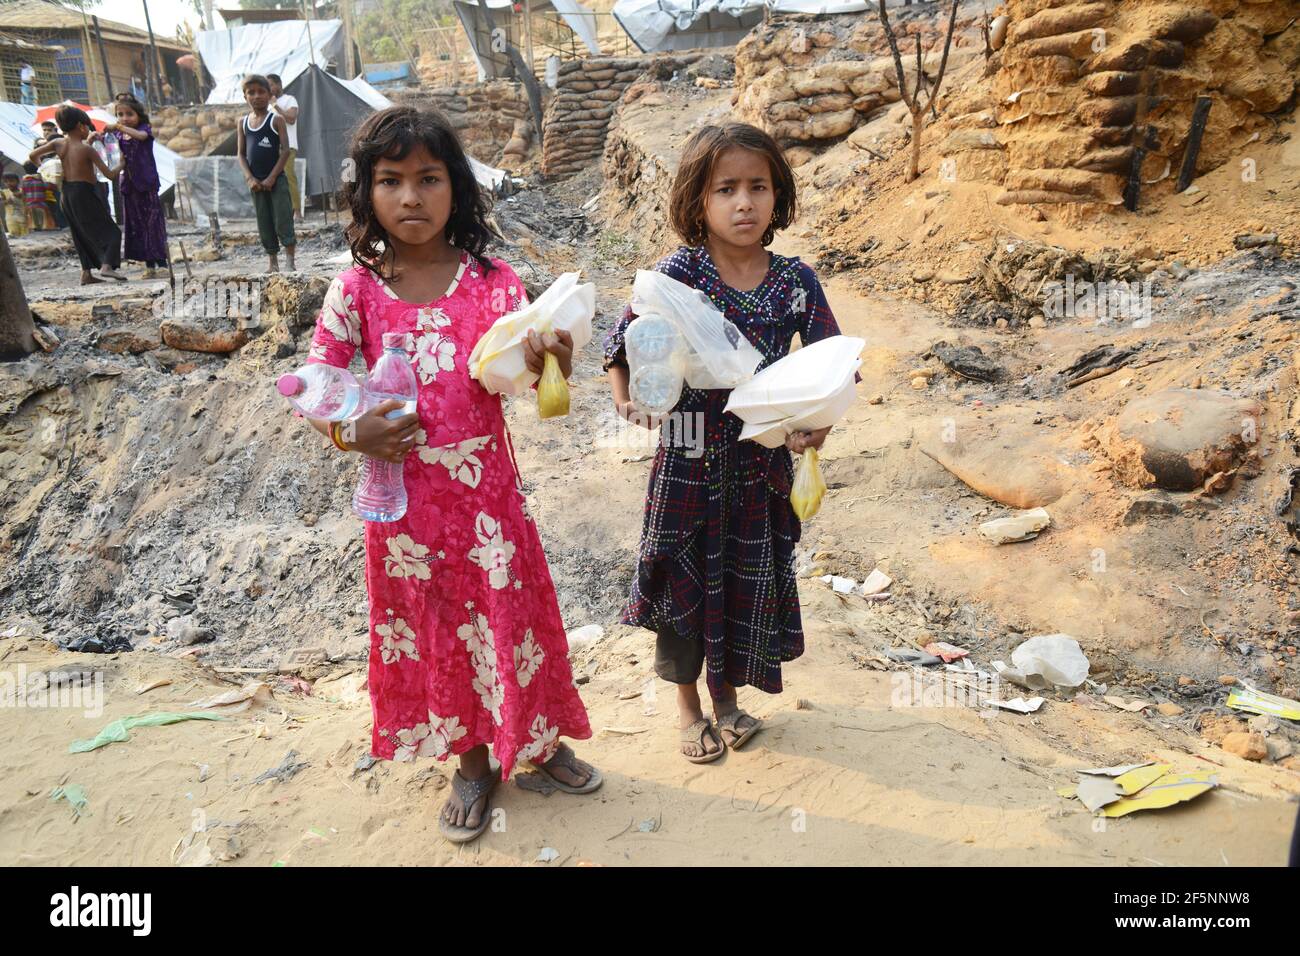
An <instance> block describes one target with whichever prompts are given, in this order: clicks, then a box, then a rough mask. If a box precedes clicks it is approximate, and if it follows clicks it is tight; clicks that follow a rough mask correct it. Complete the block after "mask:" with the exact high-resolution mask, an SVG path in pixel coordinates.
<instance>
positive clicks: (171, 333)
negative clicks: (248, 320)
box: [160, 319, 251, 355]
mask: <svg viewBox="0 0 1300 956" xmlns="http://www.w3.org/2000/svg"><path fill="white" fill-rule="evenodd" d="M160 330H161V332H162V340H163V342H164V343H166V344H167V345H169V346H171V347H172V348H174V349H180V350H182V351H185V352H208V353H211V354H214V355H228V354H230V353H231V352H235V351H238V350H239V349H241V348H243V346H245V345H246V344H247V343H248V341H249V339H250V338H251V336H250V335H249V333H248V332H247V331H246V330H244V329H238V330H233V331H232V330H226V331H218V332H214V331H211V330H209V329H202V328H199V327H198V326H195V325H189V324H187V323H184V322H175V321H172V320H170V319H169V320H167V321H165V322H163V323H162V325H161V327H160Z"/></svg>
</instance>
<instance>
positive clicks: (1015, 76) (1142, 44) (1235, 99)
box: [978, 0, 1300, 206]
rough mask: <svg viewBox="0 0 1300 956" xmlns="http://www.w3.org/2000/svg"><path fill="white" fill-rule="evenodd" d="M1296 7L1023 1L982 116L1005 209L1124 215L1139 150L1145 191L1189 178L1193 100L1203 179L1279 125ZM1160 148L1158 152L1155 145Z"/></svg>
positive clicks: (996, 63) (1016, 4)
mask: <svg viewBox="0 0 1300 956" xmlns="http://www.w3.org/2000/svg"><path fill="white" fill-rule="evenodd" d="M1298 8H1300V6H1298V5H1297V4H1296V3H1295V2H1293V0H1208V2H1197V3H1191V2H1185V3H1176V2H1165V0H1101V2H1082V3H1068V4H1061V3H1059V2H1057V3H1054V4H1053V3H1048V2H1045V0H1012V2H1009V3H1007V4H1005V6H1004V8H1003V9H1004V10H1005V12H1006V14H1007V16H1008V17H1009V23H1008V28H1007V32H1006V44H1005V46H1004V47H1003V48H1002V49H1000V50H999V51H998V52H997V53H995V54H994V59H993V60H992V61H991V63H990V66H991V67H992V68H996V73H994V79H995V82H994V85H993V87H992V88H991V89H990V90H988V95H987V97H986V99H985V102H984V103H983V104H978V105H980V106H982V107H983V109H984V110H986V111H990V110H991V111H992V113H993V115H994V116H995V118H996V124H995V128H996V130H997V138H998V140H999V142H1000V143H1001V144H1002V146H1003V148H1004V149H1005V153H1006V173H1005V178H1004V180H1003V185H1004V186H1005V187H1006V190H1005V192H1003V193H1002V194H1001V195H1000V196H999V197H998V201H999V202H1000V203H1003V204H1025V203H1064V204H1071V203H1094V204H1102V205H1110V206H1118V205H1120V204H1121V202H1122V201H1123V193H1124V189H1125V185H1126V183H1127V182H1128V179H1129V176H1130V172H1131V170H1132V167H1133V164H1134V158H1135V155H1136V154H1137V151H1138V149H1139V147H1146V146H1148V145H1149V148H1148V150H1147V152H1146V155H1145V159H1144V161H1143V163H1142V167H1141V170H1140V178H1141V180H1142V189H1143V191H1144V192H1146V191H1149V190H1151V189H1155V190H1158V191H1167V190H1170V189H1171V188H1172V185H1173V183H1174V181H1175V180H1176V179H1177V177H1178V172H1179V168H1180V167H1181V164H1182V159H1183V156H1184V153H1185V151H1186V147H1187V143H1188V133H1189V130H1190V128H1191V124H1192V114H1193V110H1194V108H1195V103H1196V99H1197V97H1198V96H1200V95H1208V96H1209V97H1210V98H1211V100H1212V104H1211V107H1210V113H1209V123H1208V125H1207V127H1206V131H1205V137H1204V139H1203V141H1202V145H1201V148H1200V153H1199V158H1198V160H1197V163H1196V169H1197V171H1198V173H1204V172H1208V171H1209V170H1211V169H1213V168H1215V167H1216V166H1219V165H1221V164H1222V163H1224V162H1227V161H1228V159H1229V158H1231V157H1232V156H1233V155H1234V154H1235V153H1236V152H1237V151H1238V150H1239V149H1240V148H1241V147H1243V146H1244V145H1245V144H1246V143H1248V142H1249V141H1250V140H1251V138H1252V137H1254V136H1255V135H1257V134H1260V135H1266V134H1267V131H1268V130H1271V129H1272V128H1273V124H1272V123H1271V122H1270V121H1269V120H1268V119H1267V118H1266V117H1265V116H1264V115H1263V114H1266V113H1271V112H1273V111H1275V110H1277V109H1278V108H1279V107H1282V106H1283V105H1284V104H1286V103H1287V102H1288V101H1290V100H1291V99H1292V97H1293V95H1294V92H1295V86H1296V80H1295V76H1296V69H1297V65H1298V64H1300V24H1298V23H1297V20H1296V13H1297V9H1298ZM1149 135H1150V137H1151V140H1150V143H1149V144H1148V136H1149Z"/></svg>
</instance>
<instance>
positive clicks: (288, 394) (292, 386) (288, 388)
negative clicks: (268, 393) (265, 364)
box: [275, 374, 307, 398]
mask: <svg viewBox="0 0 1300 956" xmlns="http://www.w3.org/2000/svg"><path fill="white" fill-rule="evenodd" d="M275 387H276V388H278V389H279V390H280V394H281V395H283V396H284V397H285V398H292V397H293V396H294V395H297V394H298V393H299V392H301V391H302V390H303V389H304V388H306V387H307V386H306V385H305V384H303V380H302V379H300V378H299V377H298V376H297V375H293V374H285V375H281V376H280V377H279V378H278V379H276V380H275Z"/></svg>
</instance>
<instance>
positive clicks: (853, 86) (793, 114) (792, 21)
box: [732, 7, 983, 146]
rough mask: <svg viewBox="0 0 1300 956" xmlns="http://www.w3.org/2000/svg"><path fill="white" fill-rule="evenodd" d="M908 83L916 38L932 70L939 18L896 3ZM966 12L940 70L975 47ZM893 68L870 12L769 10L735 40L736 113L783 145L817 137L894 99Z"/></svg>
mask: <svg viewBox="0 0 1300 956" xmlns="http://www.w3.org/2000/svg"><path fill="white" fill-rule="evenodd" d="M891 22H892V23H893V26H894V30H895V34H896V36H897V37H898V44H899V48H900V50H902V51H904V53H903V57H902V59H903V64H904V69H905V70H906V72H907V77H908V82H909V84H912V85H915V75H916V59H915V52H914V51H915V48H916V38H917V37H920V38H921V45H922V48H923V50H926V51H932V52H929V53H927V55H926V56H925V57H924V58H923V61H922V63H923V69H924V70H925V71H926V74H927V76H930V77H933V76H934V75H935V74H936V73H937V72H938V66H939V61H940V60H941V59H942V55H943V54H942V50H943V37H944V36H945V35H946V32H947V18H946V17H945V18H943V19H942V21H941V20H940V19H939V18H938V17H937V16H935V15H934V11H933V10H929V11H928V12H927V11H923V10H922V9H921V8H919V7H918V8H917V9H916V10H909V9H908V8H899V9H898V10H896V11H895V12H894V13H892V14H891ZM982 46H983V44H982V41H980V39H979V24H978V21H977V20H976V18H975V17H974V16H973V15H968V16H960V15H959V16H958V19H957V31H956V35H955V36H954V39H953V46H952V49H951V50H950V52H949V57H948V70H954V69H956V68H957V67H958V66H959V65H960V64H962V63H964V62H966V61H967V60H969V59H970V58H971V57H972V56H974V55H976V53H977V52H978V51H979V50H980V49H982ZM900 96H901V94H900V93H899V90H898V78H897V71H896V69H895V66H894V60H893V57H892V55H891V54H890V53H889V45H888V41H887V39H886V37H885V34H884V31H883V29H882V28H881V26H880V22H879V20H878V19H877V18H876V17H875V15H874V14H845V15H839V16H812V15H806V14H802V15H801V14H790V15H778V16H771V17H769V19H768V21H767V22H766V23H764V24H762V25H760V26H759V27H757V28H756V29H754V30H753V31H751V32H750V33H749V35H748V36H746V37H745V39H743V40H742V41H741V42H740V43H739V44H738V45H737V47H736V93H735V97H734V99H733V101H732V105H733V106H734V107H735V109H736V114H737V116H738V118H740V119H742V120H744V121H745V122H747V123H753V124H754V125H755V126H758V127H761V128H762V129H764V130H766V131H767V132H768V133H770V134H771V135H772V136H773V137H774V138H775V139H777V140H778V141H779V142H781V143H782V144H783V145H786V146H798V145H801V144H809V145H817V144H824V143H827V142H830V141H834V140H836V139H840V138H843V137H844V136H846V135H847V134H849V133H851V132H853V130H855V129H857V128H858V127H859V126H861V125H862V124H863V123H864V122H865V121H866V118H867V117H868V115H870V114H871V113H872V112H874V111H875V110H877V109H878V108H879V107H881V106H885V105H887V104H889V103H896V102H898V100H899V99H900Z"/></svg>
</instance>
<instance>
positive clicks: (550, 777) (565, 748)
mask: <svg viewBox="0 0 1300 956" xmlns="http://www.w3.org/2000/svg"><path fill="white" fill-rule="evenodd" d="M532 767H533V769H534V770H536V771H537V772H538V773H539V774H541V775H542V777H544V778H545V779H546V781H547V782H548V783H549V784H550V785H551V786H552V787H554V788H555V789H556V790H559V791H560V792H561V793H591V792H592V791H593V790H599V789H600V785H601V784H602V783H604V782H605V778H604V777H603V776H601V773H600V771H599V770H597V769H596V768H595V767H593V766H592V765H591V764H589V763H587V762H585V761H583V760H579V759H578V755H577V754H575V753H574V752H573V748H572V747H570V746H569V745H568V744H560V746H559V747H557V748H556V750H555V754H554V756H552V757H551V759H550V760H548V761H546V764H545V765H542V764H539V763H535V764H533V765H532ZM547 767H563V768H564V769H565V770H567V771H569V772H570V773H572V774H580V773H582V772H583V771H584V770H585V771H586V772H587V774H588V776H587V782H586V783H584V784H583V785H582V786H580V787H575V786H574V785H573V784H571V783H565V782H564V781H563V780H561V779H559V778H558V777H556V776H555V774H553V773H551V772H550V771H549V770H547V769H546V768H547Z"/></svg>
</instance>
